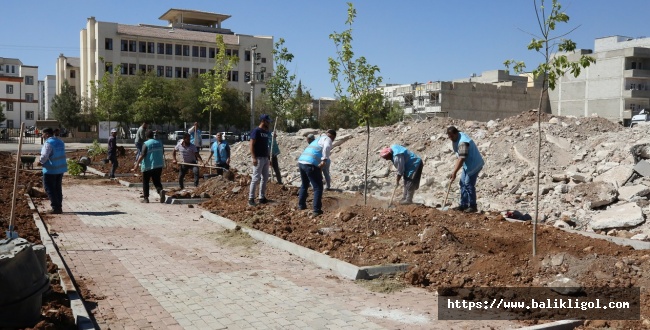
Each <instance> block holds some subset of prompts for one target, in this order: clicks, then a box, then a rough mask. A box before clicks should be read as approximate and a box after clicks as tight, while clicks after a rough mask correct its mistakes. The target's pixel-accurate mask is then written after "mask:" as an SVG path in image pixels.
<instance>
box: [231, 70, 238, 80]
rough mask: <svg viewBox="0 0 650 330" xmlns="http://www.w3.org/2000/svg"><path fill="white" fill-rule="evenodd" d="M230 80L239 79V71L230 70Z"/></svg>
mask: <svg viewBox="0 0 650 330" xmlns="http://www.w3.org/2000/svg"><path fill="white" fill-rule="evenodd" d="M232 81H239V71H233V72H232Z"/></svg>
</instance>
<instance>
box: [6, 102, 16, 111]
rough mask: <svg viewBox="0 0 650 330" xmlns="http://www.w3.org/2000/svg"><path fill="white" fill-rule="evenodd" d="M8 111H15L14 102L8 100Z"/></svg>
mask: <svg viewBox="0 0 650 330" xmlns="http://www.w3.org/2000/svg"><path fill="white" fill-rule="evenodd" d="M7 111H14V103H13V102H11V101H7Z"/></svg>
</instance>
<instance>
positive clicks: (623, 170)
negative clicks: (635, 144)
mask: <svg viewBox="0 0 650 330" xmlns="http://www.w3.org/2000/svg"><path fill="white" fill-rule="evenodd" d="M630 174H632V168H631V167H630V166H625V165H620V166H616V167H613V168H612V169H610V170H608V171H606V172H604V173H602V174H601V175H599V176H597V177H596V178H594V182H609V183H611V184H613V185H614V186H616V187H620V186H622V185H623V183H624V182H625V181H626V180H627V178H628V177H629V176H630Z"/></svg>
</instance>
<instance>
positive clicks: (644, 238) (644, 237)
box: [630, 234, 648, 241]
mask: <svg viewBox="0 0 650 330" xmlns="http://www.w3.org/2000/svg"><path fill="white" fill-rule="evenodd" d="M630 239H635V240H639V241H647V240H648V235H647V234H636V235H634V236H632V237H630Z"/></svg>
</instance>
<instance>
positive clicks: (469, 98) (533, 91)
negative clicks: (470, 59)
mask: <svg viewBox="0 0 650 330" xmlns="http://www.w3.org/2000/svg"><path fill="white" fill-rule="evenodd" d="M381 90H382V93H383V94H384V97H385V98H386V99H387V100H389V101H390V102H398V103H399V104H400V106H402V108H403V109H404V115H405V116H409V117H414V118H421V117H452V118H458V119H465V120H478V121H489V120H493V119H497V118H505V117H508V116H512V115H516V114H519V113H521V112H522V111H526V110H529V109H535V108H537V107H538V106H539V97H540V92H541V90H540V89H539V88H537V87H529V86H528V77H522V76H518V75H510V74H509V73H508V71H505V70H493V71H486V72H483V73H482V74H481V75H476V74H474V75H472V76H471V77H468V78H463V79H458V80H454V81H429V82H427V83H417V82H416V83H413V84H405V85H398V84H392V85H386V86H382V87H381Z"/></svg>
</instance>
